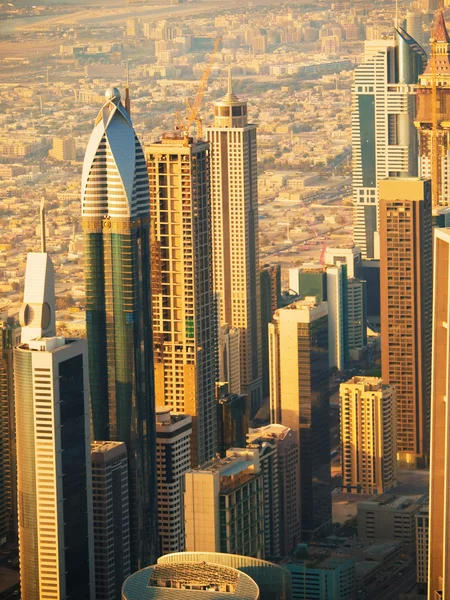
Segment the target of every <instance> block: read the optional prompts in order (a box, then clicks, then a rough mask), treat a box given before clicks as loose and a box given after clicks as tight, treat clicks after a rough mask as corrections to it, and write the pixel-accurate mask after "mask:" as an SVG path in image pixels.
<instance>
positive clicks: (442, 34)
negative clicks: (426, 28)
mask: <svg viewBox="0 0 450 600" xmlns="http://www.w3.org/2000/svg"><path fill="white" fill-rule="evenodd" d="M431 40H432V41H434V42H437V43H439V42H440V43H444V44H450V37H449V35H448V31H447V26H446V24H445V19H444V11H443V10H439V12H438V14H437V17H436V20H435V22H434V25H433V29H432V30H431Z"/></svg>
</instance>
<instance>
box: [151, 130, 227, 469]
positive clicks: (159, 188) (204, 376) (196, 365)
mask: <svg viewBox="0 0 450 600" xmlns="http://www.w3.org/2000/svg"><path fill="white" fill-rule="evenodd" d="M145 154H146V160H147V168H148V174H149V182H150V196H151V200H150V220H151V255H152V264H154V265H155V268H154V269H153V271H152V310H153V336H154V361H155V395H156V403H157V405H158V406H164V405H167V406H169V407H170V408H171V409H172V410H173V412H175V413H185V414H188V415H190V416H191V417H192V439H191V459H192V464H193V466H196V465H197V464H199V463H202V462H204V461H206V460H209V459H210V458H212V457H213V456H214V455H215V453H216V451H217V425H216V394H215V383H216V375H217V374H216V368H217V367H216V362H217V334H218V331H217V326H216V319H215V306H214V294H213V274H212V242H211V198H210V189H209V145H208V144H207V143H205V142H194V141H193V139H192V138H185V137H184V136H183V134H182V133H180V132H173V133H166V134H164V135H163V136H162V139H161V141H159V142H156V143H154V144H149V145H148V146H146V147H145Z"/></svg>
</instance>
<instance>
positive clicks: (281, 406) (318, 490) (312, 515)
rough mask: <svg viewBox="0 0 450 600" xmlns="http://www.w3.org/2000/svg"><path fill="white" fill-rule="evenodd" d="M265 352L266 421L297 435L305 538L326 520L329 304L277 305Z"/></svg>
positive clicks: (328, 508) (328, 517)
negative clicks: (267, 373) (267, 370)
mask: <svg viewBox="0 0 450 600" xmlns="http://www.w3.org/2000/svg"><path fill="white" fill-rule="evenodd" d="M269 352H270V416H271V422H272V423H281V424H282V425H285V426H286V427H289V428H290V429H292V430H293V431H294V432H295V433H296V435H297V436H298V437H297V439H298V442H299V449H300V505H301V527H302V537H303V538H304V539H307V538H310V537H312V536H314V535H315V534H316V533H318V532H319V531H323V530H324V529H326V528H327V527H328V526H329V524H330V522H331V476H330V439H329V426H328V423H329V392H328V379H329V367H328V304H327V303H326V302H317V301H316V298H314V297H313V298H306V299H305V300H299V301H297V302H294V303H292V304H290V305H288V306H286V307H285V308H280V309H278V310H277V311H276V312H275V314H274V317H273V322H272V323H271V324H270V325H269ZM293 365H296V368H293ZM297 365H298V367H297Z"/></svg>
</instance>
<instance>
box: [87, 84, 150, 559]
mask: <svg viewBox="0 0 450 600" xmlns="http://www.w3.org/2000/svg"><path fill="white" fill-rule="evenodd" d="M82 221H83V232H84V252H85V279H86V327H87V337H88V347H89V378H90V388H91V405H92V422H93V433H94V437H95V439H97V440H113V441H122V442H125V444H126V446H127V451H128V460H129V465H128V466H129V477H130V481H129V489H130V532H131V569H132V570H136V569H138V568H142V567H144V566H146V565H148V564H152V563H153V562H154V561H155V559H156V554H157V551H156V544H157V539H158V535H157V520H156V505H155V500H156V471H155V458H156V449H155V408H154V386H153V351H152V344H153V342H152V328H151V308H150V306H151V302H150V297H151V296H150V294H151V290H150V243H149V224H150V202H149V188H148V178H147V169H146V165H145V159H144V153H143V151H142V147H141V145H140V143H139V141H138V139H137V137H136V134H135V132H134V130H133V126H132V124H131V120H130V117H129V114H128V112H127V110H126V109H125V108H124V106H123V105H122V104H121V102H120V92H119V90H117V89H116V88H109V89H108V90H107V92H106V103H105V104H104V106H103V107H102V109H101V110H100V112H99V115H98V117H97V120H96V122H95V127H94V130H93V132H92V135H91V138H90V140H89V144H88V147H87V150H86V156H85V159H84V167H83V179H82Z"/></svg>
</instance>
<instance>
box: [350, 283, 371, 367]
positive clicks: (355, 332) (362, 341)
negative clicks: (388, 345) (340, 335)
mask: <svg viewBox="0 0 450 600" xmlns="http://www.w3.org/2000/svg"><path fill="white" fill-rule="evenodd" d="M347 298H348V301H347V311H348V318H347V322H348V351H349V357H350V358H353V359H355V358H356V359H358V358H359V351H360V350H361V349H362V348H364V347H365V346H367V285H366V282H365V281H364V280H362V279H357V278H356V277H351V278H349V279H347Z"/></svg>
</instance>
